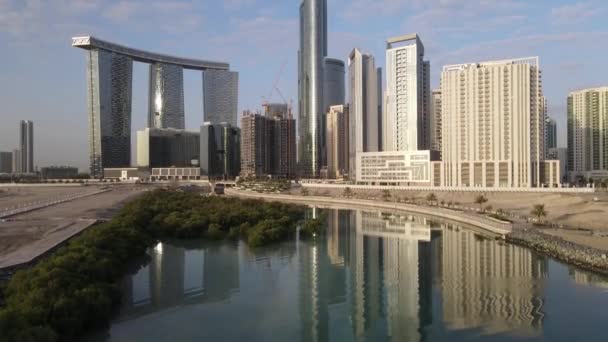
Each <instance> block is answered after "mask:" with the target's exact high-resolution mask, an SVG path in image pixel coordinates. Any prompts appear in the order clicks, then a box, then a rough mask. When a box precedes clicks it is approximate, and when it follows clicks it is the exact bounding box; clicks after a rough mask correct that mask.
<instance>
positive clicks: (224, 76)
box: [203, 70, 239, 126]
mask: <svg viewBox="0 0 608 342" xmlns="http://www.w3.org/2000/svg"><path fill="white" fill-rule="evenodd" d="M238 84H239V74H238V72H234V71H227V70H205V71H203V98H204V99H203V111H204V121H205V122H211V123H213V124H220V123H223V122H225V123H228V124H230V125H232V126H236V125H237V119H236V117H237V111H238V107H237V106H238V94H239V86H238Z"/></svg>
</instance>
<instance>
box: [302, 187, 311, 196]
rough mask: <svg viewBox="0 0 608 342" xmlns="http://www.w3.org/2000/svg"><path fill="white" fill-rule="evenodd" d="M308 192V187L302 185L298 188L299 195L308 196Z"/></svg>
mask: <svg viewBox="0 0 608 342" xmlns="http://www.w3.org/2000/svg"><path fill="white" fill-rule="evenodd" d="M308 194H309V193H308V189H306V188H305V187H302V188H301V189H300V195H302V196H308Z"/></svg>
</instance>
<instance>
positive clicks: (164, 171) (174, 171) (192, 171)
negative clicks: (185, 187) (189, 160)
mask: <svg viewBox="0 0 608 342" xmlns="http://www.w3.org/2000/svg"><path fill="white" fill-rule="evenodd" d="M200 179H201V169H200V168H198V167H159V168H152V169H151V170H150V180H152V181H164V180H178V181H179V180H200Z"/></svg>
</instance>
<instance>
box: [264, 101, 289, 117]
mask: <svg viewBox="0 0 608 342" xmlns="http://www.w3.org/2000/svg"><path fill="white" fill-rule="evenodd" d="M263 106H264V116H266V117H267V118H276V117H279V118H284V117H286V116H287V113H288V112H289V105H288V104H287V103H266V104H264V105H263Z"/></svg>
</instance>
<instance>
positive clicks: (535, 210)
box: [530, 204, 548, 223]
mask: <svg viewBox="0 0 608 342" xmlns="http://www.w3.org/2000/svg"><path fill="white" fill-rule="evenodd" d="M530 214H532V215H533V216H535V217H536V218H537V219H538V222H541V223H542V218H543V217H547V214H548V213H547V211H546V210H545V205H544V204H535V205H534V207H532V210H531V211H530Z"/></svg>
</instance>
